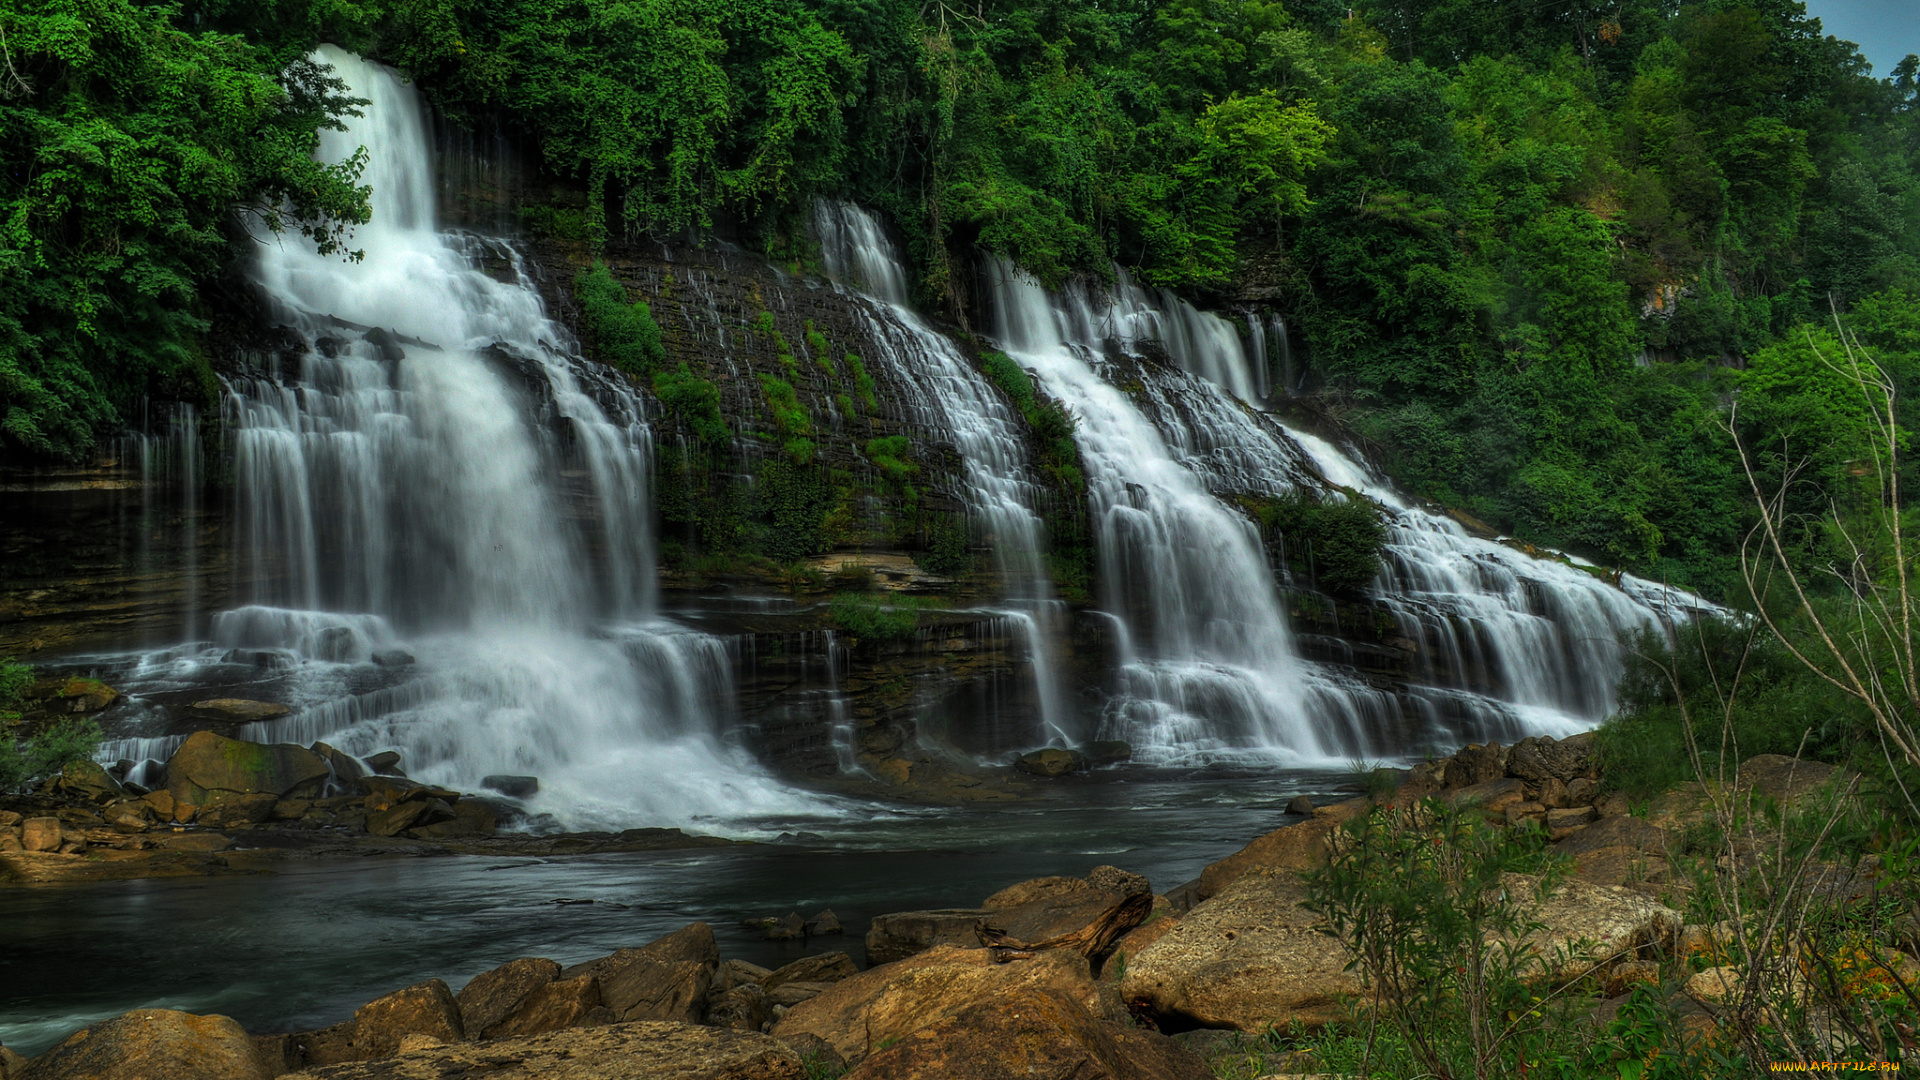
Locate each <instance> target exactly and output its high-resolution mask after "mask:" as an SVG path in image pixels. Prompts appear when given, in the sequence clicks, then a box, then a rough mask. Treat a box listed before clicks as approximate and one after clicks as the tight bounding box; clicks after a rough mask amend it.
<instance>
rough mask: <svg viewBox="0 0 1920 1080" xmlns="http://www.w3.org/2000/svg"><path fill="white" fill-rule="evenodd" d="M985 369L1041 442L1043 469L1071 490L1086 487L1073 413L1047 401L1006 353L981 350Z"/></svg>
mask: <svg viewBox="0 0 1920 1080" xmlns="http://www.w3.org/2000/svg"><path fill="white" fill-rule="evenodd" d="M980 367H981V370H982V371H984V372H986V375H987V378H989V379H991V380H993V384H994V385H995V386H998V387H999V388H1000V391H1001V392H1002V393H1004V394H1006V395H1007V398H1008V400H1010V401H1012V402H1013V407H1014V408H1015V409H1016V410H1018V411H1019V413H1020V415H1021V417H1023V418H1024V419H1025V420H1026V421H1027V424H1028V425H1029V426H1031V427H1032V428H1033V431H1034V434H1035V435H1036V436H1038V439H1039V443H1040V460H1039V461H1038V462H1036V463H1035V464H1037V465H1038V466H1039V468H1040V471H1041V472H1043V473H1046V474H1047V475H1049V476H1051V477H1053V478H1054V480H1055V481H1056V482H1057V483H1059V484H1060V485H1061V486H1062V487H1064V488H1066V489H1067V490H1068V491H1070V492H1074V493H1079V492H1083V491H1085V490H1086V487H1087V478H1086V474H1085V473H1083V472H1081V471H1080V447H1079V444H1077V443H1075V442H1074V441H1073V432H1074V429H1075V427H1076V426H1077V425H1076V423H1075V422H1074V419H1073V414H1072V413H1069V412H1068V411H1067V410H1066V409H1065V408H1064V407H1063V406H1061V405H1060V404H1059V403H1058V402H1052V401H1043V400H1041V398H1040V391H1039V389H1038V388H1037V387H1035V386H1034V385H1033V377H1032V376H1030V375H1028V374H1027V372H1026V369H1025V368H1022V367H1021V366H1020V365H1019V364H1016V363H1014V361H1013V358H1012V357H1010V356H1008V355H1007V354H1005V353H1000V352H986V353H982V354H980Z"/></svg>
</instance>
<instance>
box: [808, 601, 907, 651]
mask: <svg viewBox="0 0 1920 1080" xmlns="http://www.w3.org/2000/svg"><path fill="white" fill-rule="evenodd" d="M921 607H922V604H921V602H920V601H919V600H917V599H915V598H914V597H910V596H890V595H887V594H884V593H840V594H839V595H837V596H835V597H834V598H833V603H832V604H831V605H830V606H829V609H828V610H829V612H830V614H831V615H832V617H833V622H834V625H835V626H838V627H839V628H840V629H842V630H845V631H846V632H847V633H849V634H851V635H853V636H854V637H855V638H858V639H860V640H862V641H899V640H902V639H904V638H907V637H909V636H911V635H912V634H913V632H914V631H915V630H916V629H918V628H919V626H920V608H921Z"/></svg>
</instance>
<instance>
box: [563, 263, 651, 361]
mask: <svg viewBox="0 0 1920 1080" xmlns="http://www.w3.org/2000/svg"><path fill="white" fill-rule="evenodd" d="M573 295H574V298H575V299H576V300H578V301H579V303H580V332H581V337H583V338H584V339H585V342H586V346H587V349H588V351H589V353H590V354H591V355H592V356H593V358H594V359H596V360H599V361H601V362H602V363H606V364H611V365H613V366H614V367H617V368H619V369H620V370H621V371H624V372H626V373H627V374H629V375H635V376H645V375H651V374H653V373H654V372H655V371H657V370H659V368H660V366H661V365H662V364H664V363H665V362H666V359H667V350H666V346H665V345H663V344H662V343H661V340H660V325H659V324H658V323H656V322H654V321H653V310H652V309H651V308H649V307H647V305H646V302H645V301H634V302H633V303H628V302H627V290H626V289H625V288H623V287H622V286H621V284H620V282H618V281H616V280H615V279H614V276H613V271H611V270H609V269H607V264H606V263H602V262H596V263H594V264H593V266H592V267H591V268H589V269H586V270H582V271H580V273H579V274H578V275H577V276H575V278H574V279H573Z"/></svg>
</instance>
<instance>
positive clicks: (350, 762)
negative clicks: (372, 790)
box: [307, 742, 367, 791]
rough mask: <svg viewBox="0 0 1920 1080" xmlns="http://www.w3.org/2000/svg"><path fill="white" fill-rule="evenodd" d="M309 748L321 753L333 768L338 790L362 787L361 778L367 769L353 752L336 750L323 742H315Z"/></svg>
mask: <svg viewBox="0 0 1920 1080" xmlns="http://www.w3.org/2000/svg"><path fill="white" fill-rule="evenodd" d="M307 749H309V750H311V751H313V752H314V753H315V754H317V755H319V756H320V758H321V759H322V760H324V761H325V762H326V763H327V764H328V766H330V767H331V768H332V769H333V783H334V785H335V789H336V790H346V791H353V790H358V789H359V788H360V786H361V785H360V779H361V777H364V776H366V775H367V770H366V768H365V767H364V766H362V765H361V764H360V762H359V760H358V759H356V758H355V757H354V756H353V755H352V754H348V753H344V752H342V751H339V750H336V749H334V748H333V747H331V746H328V745H327V744H326V743H323V742H317V743H314V744H313V745H312V746H309V747H307Z"/></svg>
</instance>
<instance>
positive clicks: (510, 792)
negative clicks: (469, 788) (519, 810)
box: [480, 774, 540, 799]
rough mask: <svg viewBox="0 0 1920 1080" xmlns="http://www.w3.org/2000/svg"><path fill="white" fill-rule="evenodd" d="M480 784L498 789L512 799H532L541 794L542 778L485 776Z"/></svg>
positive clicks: (491, 789)
mask: <svg viewBox="0 0 1920 1080" xmlns="http://www.w3.org/2000/svg"><path fill="white" fill-rule="evenodd" d="M480 786H481V787H483V788H486V789H487V790H489V791H497V792H499V793H500V794H502V795H505V796H507V797H508V798H510V799H531V798H533V797H534V796H535V795H538V794H540V778H539V777H537V776H507V775H504V774H502V775H497V776H483V777H481V778H480Z"/></svg>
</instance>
